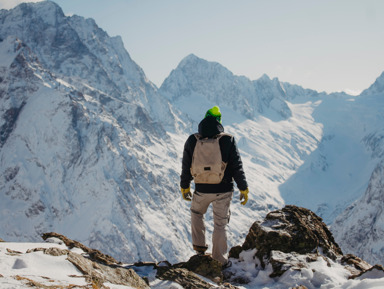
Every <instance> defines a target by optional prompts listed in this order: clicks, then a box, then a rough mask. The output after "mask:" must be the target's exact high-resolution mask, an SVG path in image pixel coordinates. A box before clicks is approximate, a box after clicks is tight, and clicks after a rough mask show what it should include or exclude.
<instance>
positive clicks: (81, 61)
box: [0, 1, 190, 260]
mask: <svg viewBox="0 0 384 289" xmlns="http://www.w3.org/2000/svg"><path fill="white" fill-rule="evenodd" d="M0 19H1V23H2V25H1V26H0V39H1V40H2V41H1V42H0V47H1V48H0V51H1V58H0V59H1V63H0V71H1V76H0V77H1V83H0V95H1V98H0V111H1V123H0V128H1V132H0V133H1V151H0V162H1V165H0V168H1V173H0V175H1V177H0V192H1V202H0V211H1V221H0V228H1V229H0V232H1V234H2V237H3V238H5V239H7V240H19V241H20V240H36V239H38V238H39V234H41V233H43V232H47V231H53V230H55V231H59V232H63V233H66V234H68V235H69V236H73V237H74V238H77V239H78V240H81V241H83V242H85V243H87V244H89V245H90V246H93V247H96V248H100V249H104V250H105V251H106V252H108V253H110V254H112V255H122V256H124V257H123V258H122V259H123V260H131V259H132V260H133V259H134V260H140V259H142V260H151V259H161V258H164V255H165V254H167V252H169V251H172V252H179V255H177V256H175V254H173V255H174V256H175V257H174V258H183V257H185V256H187V255H188V253H190V251H189V252H188V251H186V250H185V242H186V241H185V240H188V234H189V228H187V227H186V226H185V224H184V221H183V220H184V219H187V218H188V217H187V215H188V211H187V209H186V208H185V207H183V205H181V203H182V202H181V200H180V198H179V197H180V195H179V193H178V186H177V184H178V182H179V176H178V175H179V171H178V169H179V167H180V165H179V162H178V157H177V156H178V153H179V152H178V150H177V149H176V148H175V147H174V146H173V144H172V142H171V141H170V136H169V135H168V134H167V133H166V130H165V128H167V129H169V130H172V131H175V132H176V131H177V125H178V120H177V119H176V118H175V117H174V114H173V112H172V111H171V109H170V105H169V103H168V102H167V101H164V100H163V99H161V96H160V95H159V94H158V93H157V90H156V87H155V86H154V85H153V84H152V83H151V82H149V81H148V80H147V79H146V77H145V75H144V73H143V71H142V70H141V69H140V67H138V66H137V65H136V64H135V63H134V62H133V61H132V60H131V59H130V57H129V55H128V53H127V52H126V51H125V49H124V47H123V44H122V43H121V40H120V39H119V38H109V37H108V35H107V34H106V33H105V32H103V31H102V30H101V29H99V28H98V27H97V26H96V25H95V23H94V22H93V21H92V20H85V19H83V18H81V17H77V16H73V17H66V16H64V14H63V13H62V11H61V9H60V8H59V7H58V6H57V5H56V4H54V3H53V2H49V1H46V2H41V3H36V4H21V5H19V6H17V7H16V8H14V9H12V10H1V12H0ZM160 117H161V121H160ZM164 163H166V164H167V165H166V166H164V165H163V164H164ZM175 216H178V217H179V219H178V220H177V221H175ZM170 236H171V237H170Z"/></svg>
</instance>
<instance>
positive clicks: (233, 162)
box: [180, 117, 248, 193]
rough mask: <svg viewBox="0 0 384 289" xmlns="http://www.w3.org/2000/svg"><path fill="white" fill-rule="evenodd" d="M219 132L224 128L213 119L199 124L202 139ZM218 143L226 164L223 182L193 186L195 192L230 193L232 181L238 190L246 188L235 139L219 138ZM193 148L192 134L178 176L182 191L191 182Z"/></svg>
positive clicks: (208, 118) (205, 119)
mask: <svg viewBox="0 0 384 289" xmlns="http://www.w3.org/2000/svg"><path fill="white" fill-rule="evenodd" d="M221 132H224V128H223V126H222V125H221V123H220V122H218V121H217V120H216V119H215V118H214V117H206V118H204V119H203V120H202V121H201V122H200V124H199V134H200V135H202V136H203V137H213V136H215V135H217V134H219V133H221ZM219 143H220V149H221V157H222V160H223V162H226V163H227V168H226V170H225V172H224V177H223V180H222V182H221V183H220V184H195V189H196V191H198V192H201V193H224V192H230V191H233V180H235V182H236V184H237V187H238V188H239V189H240V190H245V189H246V188H247V187H248V184H247V181H246V178H245V174H244V170H243V163H242V161H241V157H240V154H239V151H238V149H237V146H236V142H235V138H234V137H233V136H230V135H225V136H223V137H221V138H220V141H219ZM195 146H196V137H195V136H194V135H193V134H192V135H190V136H189V138H188V139H187V141H186V142H185V145H184V152H183V161H182V171H181V176H180V178H181V181H180V186H181V187H182V188H183V189H187V188H189V186H190V183H191V181H192V180H193V178H192V175H191V164H192V156H193V151H194V150H195Z"/></svg>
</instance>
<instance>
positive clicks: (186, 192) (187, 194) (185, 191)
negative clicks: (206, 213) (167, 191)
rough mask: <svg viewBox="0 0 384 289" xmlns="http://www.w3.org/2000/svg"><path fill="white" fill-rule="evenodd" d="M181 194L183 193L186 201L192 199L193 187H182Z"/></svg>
mask: <svg viewBox="0 0 384 289" xmlns="http://www.w3.org/2000/svg"><path fill="white" fill-rule="evenodd" d="M181 194H182V195H183V199H184V200H186V201H189V202H190V201H192V199H191V198H192V193H191V188H190V187H189V188H188V189H183V188H181Z"/></svg>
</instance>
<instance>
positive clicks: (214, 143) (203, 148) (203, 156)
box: [191, 133, 229, 184]
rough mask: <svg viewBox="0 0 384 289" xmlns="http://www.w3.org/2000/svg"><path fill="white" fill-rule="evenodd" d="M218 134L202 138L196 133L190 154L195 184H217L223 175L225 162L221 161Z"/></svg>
mask: <svg viewBox="0 0 384 289" xmlns="http://www.w3.org/2000/svg"><path fill="white" fill-rule="evenodd" d="M224 135H229V134H224V133H221V134H218V135H216V136H215V137H213V138H202V136H201V135H200V134H198V133H196V134H195V137H196V139H197V142H196V147H195V150H194V152H193V156H192V165H191V174H192V177H193V179H194V181H195V183H196V184H219V183H221V181H222V179H223V177H224V171H225V168H226V167H227V163H225V162H223V161H222V158H221V149H220V144H219V140H220V138H221V137H222V136H224Z"/></svg>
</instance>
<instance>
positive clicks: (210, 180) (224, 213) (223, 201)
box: [180, 106, 248, 268]
mask: <svg viewBox="0 0 384 289" xmlns="http://www.w3.org/2000/svg"><path fill="white" fill-rule="evenodd" d="M180 177H181V181H180V186H181V193H182V196H183V199H184V200H186V201H191V200H192V205H191V225H192V245H193V249H194V250H195V251H196V252H197V253H198V254H204V253H205V251H206V250H207V249H208V245H207V244H206V242H205V224H204V214H205V213H206V212H207V209H208V207H209V205H210V204H211V203H212V208H213V220H214V229H213V235H212V243H213V248H212V257H213V258H214V259H216V260H218V261H219V262H221V264H223V267H224V268H225V267H229V266H230V265H231V264H230V262H229V261H228V259H227V257H226V254H227V250H228V248H227V231H226V227H227V224H228V222H229V217H230V209H229V207H230V203H231V200H232V196H233V190H234V184H233V180H235V182H236V184H237V187H238V188H239V190H240V201H241V200H243V201H242V202H241V204H242V205H245V204H246V203H247V201H248V185H247V181H246V178H245V174H244V170H243V164H242V161H241V157H240V154H239V151H238V149H237V146H236V142H235V139H234V137H233V136H232V135H230V134H226V133H224V128H223V126H222V124H221V112H220V109H219V107H218V106H214V107H213V108H211V109H209V110H208V111H207V113H206V115H205V117H204V119H203V120H202V121H201V122H200V124H199V133H196V134H192V135H190V136H189V138H188V139H187V141H186V142H185V145H184V152H183V160H182V172H181V176H180ZM192 180H194V182H195V192H194V193H193V197H192V193H191V189H190V183H191V181H192ZM191 198H192V199H191Z"/></svg>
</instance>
